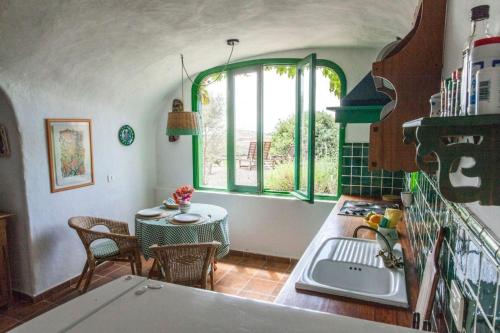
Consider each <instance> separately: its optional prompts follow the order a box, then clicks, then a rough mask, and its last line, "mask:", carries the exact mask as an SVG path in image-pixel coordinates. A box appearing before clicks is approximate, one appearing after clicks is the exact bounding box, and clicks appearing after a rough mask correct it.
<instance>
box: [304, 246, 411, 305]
mask: <svg viewBox="0 0 500 333" xmlns="http://www.w3.org/2000/svg"><path fill="white" fill-rule="evenodd" d="M379 250H380V246H379V244H378V243H377V241H373V240H368V239H360V238H340V237H339V238H328V239H326V240H325V241H324V242H323V244H322V245H321V246H320V247H319V248H318V250H317V251H316V253H315V254H314V255H313V256H312V257H311V258H310V260H309V261H308V262H307V264H306V266H305V268H304V270H303V271H302V273H301V275H300V277H299V279H298V281H297V282H296V283H295V287H296V288H297V289H303V290H310V291H315V292H320V293H324V294H332V295H339V296H345V297H350V298H356V299H360V300H365V301H370V302H375V303H381V304H388V305H393V306H398V307H404V308H408V307H409V304H408V296H407V293H406V280H405V271H404V268H386V267H385V266H384V262H383V260H382V258H381V257H377V256H376V255H377V254H378V252H379ZM393 252H394V255H396V256H397V257H402V256H403V253H402V250H401V244H399V243H398V244H396V246H395V247H394V250H393Z"/></svg>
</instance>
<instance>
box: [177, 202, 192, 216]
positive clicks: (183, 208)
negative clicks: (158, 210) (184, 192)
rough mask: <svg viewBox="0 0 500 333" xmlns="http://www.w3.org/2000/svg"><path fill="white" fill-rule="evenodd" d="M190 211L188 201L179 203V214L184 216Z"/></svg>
mask: <svg viewBox="0 0 500 333" xmlns="http://www.w3.org/2000/svg"><path fill="white" fill-rule="evenodd" d="M190 209H191V202H190V201H179V210H180V211H181V213H183V214H185V213H187V212H189V210H190Z"/></svg>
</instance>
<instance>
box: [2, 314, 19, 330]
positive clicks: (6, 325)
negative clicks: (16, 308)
mask: <svg viewBox="0 0 500 333" xmlns="http://www.w3.org/2000/svg"><path fill="white" fill-rule="evenodd" d="M19 324H21V322H20V321H19V320H17V319H15V318H11V317H7V316H4V315H0V332H7V331H8V330H10V329H13V328H14V327H16V326H17V325H19Z"/></svg>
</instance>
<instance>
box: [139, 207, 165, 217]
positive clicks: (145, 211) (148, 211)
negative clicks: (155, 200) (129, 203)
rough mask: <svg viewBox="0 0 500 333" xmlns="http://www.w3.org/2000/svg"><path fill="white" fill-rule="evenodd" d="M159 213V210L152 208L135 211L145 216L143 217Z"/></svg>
mask: <svg viewBox="0 0 500 333" xmlns="http://www.w3.org/2000/svg"><path fill="white" fill-rule="evenodd" d="M160 214H161V212H160V211H159V210H158V209H152V208H148V209H142V210H140V211H138V212H137V215H141V216H145V217H155V216H159V215H160Z"/></svg>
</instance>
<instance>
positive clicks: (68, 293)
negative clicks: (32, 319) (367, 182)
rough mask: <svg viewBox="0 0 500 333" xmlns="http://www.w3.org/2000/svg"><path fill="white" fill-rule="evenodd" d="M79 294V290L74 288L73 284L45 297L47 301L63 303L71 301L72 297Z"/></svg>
mask: <svg viewBox="0 0 500 333" xmlns="http://www.w3.org/2000/svg"><path fill="white" fill-rule="evenodd" d="M80 295H81V292H80V291H79V290H77V289H76V288H75V286H73V287H70V288H67V289H64V290H62V291H60V292H58V293H56V294H53V295H50V297H49V298H47V301H49V302H52V303H56V304H64V303H66V302H68V301H71V300H72V299H73V298H76V297H78V296H80Z"/></svg>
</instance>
